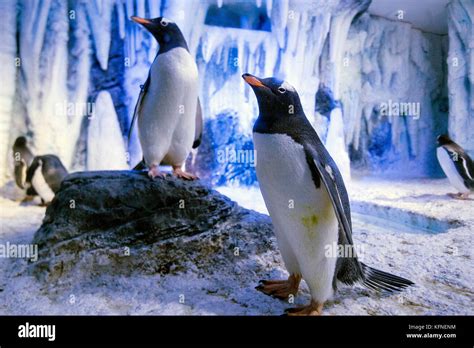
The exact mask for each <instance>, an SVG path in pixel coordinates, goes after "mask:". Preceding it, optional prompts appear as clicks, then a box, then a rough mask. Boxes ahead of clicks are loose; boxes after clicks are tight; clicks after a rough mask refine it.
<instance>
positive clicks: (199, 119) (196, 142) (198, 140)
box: [193, 98, 203, 149]
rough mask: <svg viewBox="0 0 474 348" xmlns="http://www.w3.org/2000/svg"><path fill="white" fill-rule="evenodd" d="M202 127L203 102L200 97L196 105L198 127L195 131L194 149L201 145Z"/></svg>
mask: <svg viewBox="0 0 474 348" xmlns="http://www.w3.org/2000/svg"><path fill="white" fill-rule="evenodd" d="M202 127H203V122H202V108H201V102H200V101H199V98H198V100H197V106H196V129H195V131H194V143H193V149H195V148H197V147H198V146H199V145H201V138H202Z"/></svg>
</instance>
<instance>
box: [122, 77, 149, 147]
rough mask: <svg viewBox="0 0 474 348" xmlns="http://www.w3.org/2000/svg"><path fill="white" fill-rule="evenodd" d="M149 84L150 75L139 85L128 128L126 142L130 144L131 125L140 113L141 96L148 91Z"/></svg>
mask: <svg viewBox="0 0 474 348" xmlns="http://www.w3.org/2000/svg"><path fill="white" fill-rule="evenodd" d="M149 86H150V75H148V78H147V79H146V81H145V84H143V85H141V86H140V94H139V95H138V100H137V104H135V110H134V111H133V117H132V123H131V124H130V129H129V130H128V136H127V139H128V143H129V144H130V139H131V137H132V131H133V126H134V124H135V122H136V120H137V118H138V114H139V113H140V109H141V107H142V102H143V98H144V97H145V95H146V93H147V92H148V87H149Z"/></svg>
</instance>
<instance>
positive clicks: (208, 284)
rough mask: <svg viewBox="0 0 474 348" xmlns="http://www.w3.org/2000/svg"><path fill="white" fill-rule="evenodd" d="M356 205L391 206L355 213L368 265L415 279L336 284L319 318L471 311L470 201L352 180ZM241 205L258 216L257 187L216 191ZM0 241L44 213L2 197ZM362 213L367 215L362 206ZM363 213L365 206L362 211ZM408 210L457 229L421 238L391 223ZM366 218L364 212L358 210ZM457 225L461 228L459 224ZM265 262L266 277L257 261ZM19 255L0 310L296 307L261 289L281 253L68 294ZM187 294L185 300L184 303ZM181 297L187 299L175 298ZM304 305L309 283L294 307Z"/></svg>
mask: <svg viewBox="0 0 474 348" xmlns="http://www.w3.org/2000/svg"><path fill="white" fill-rule="evenodd" d="M351 187H352V189H351V192H350V194H351V198H352V201H353V203H358V204H359V206H360V207H361V208H362V209H364V206H363V204H364V203H366V204H367V205H366V206H365V208H367V207H370V205H371V204H376V205H379V206H385V207H392V208H396V209H395V210H394V211H391V212H390V214H391V219H393V220H394V221H395V223H394V224H392V225H388V224H387V221H386V220H384V221H383V222H382V224H385V225H388V226H384V227H381V225H380V223H379V222H377V221H375V222H374V220H373V219H371V218H367V217H362V218H361V217H360V214H359V215H357V214H355V216H354V218H355V221H354V240H355V243H356V244H360V245H361V246H362V249H359V250H363V251H364V253H363V255H361V256H363V259H364V262H366V263H367V264H369V265H372V266H376V267H379V268H380V269H383V270H386V271H390V272H393V273H396V274H399V275H402V276H405V277H407V278H409V279H411V280H413V281H414V282H415V283H416V286H415V287H412V288H409V289H408V290H406V291H404V292H403V293H401V294H399V295H391V296H380V295H377V294H374V293H372V292H369V291H366V290H363V289H358V288H342V289H340V290H339V291H338V292H337V294H336V295H335V297H334V299H333V300H332V301H330V302H328V303H327V304H326V306H325V310H324V312H323V314H324V315H401V314H405V315H436V314H437V315H448V314H455V315H466V314H469V315H472V314H474V306H473V296H474V289H473V284H474V279H473V278H474V275H473V273H472V269H473V252H472V248H471V246H472V245H473V243H474V235H473V233H472V232H473V229H474V221H473V217H472V208H473V205H474V202H473V201H472V200H471V201H457V200H453V199H451V198H449V197H447V196H446V193H447V192H450V190H451V188H450V187H449V184H448V182H447V180H445V179H443V180H417V181H415V180H412V181H388V180H382V179H370V180H369V179H364V180H358V179H357V178H356V179H354V180H353V185H352V186H351ZM219 191H221V192H223V193H225V194H227V195H229V196H230V197H231V198H234V199H236V200H237V201H240V202H241V204H242V205H243V206H246V207H248V208H256V209H257V210H259V211H262V212H264V211H265V208H264V204H263V200H262V198H261V195H260V192H259V191H258V189H256V188H253V189H249V188H244V189H239V188H235V187H234V188H228V187H226V188H219ZM0 207H1V209H0V214H1V215H0V216H1V221H2V224H1V230H0V242H2V243H3V242H5V241H10V242H11V243H13V242H17V243H28V242H29V241H30V240H31V238H32V236H33V233H34V231H35V230H36V229H37V228H38V227H39V225H40V223H41V219H42V217H43V214H44V208H40V207H37V206H33V205H28V206H23V205H19V203H18V202H14V201H11V200H8V199H5V198H0ZM366 210H367V211H368V210H370V209H366ZM359 211H361V210H359ZM404 211H410V212H413V213H416V214H426V215H427V216H430V217H433V218H436V219H437V220H439V221H445V222H447V225H448V226H449V225H450V224H453V222H452V221H451V220H453V219H455V220H457V221H458V222H459V223H462V224H463V225H462V226H460V227H453V228H452V229H449V230H448V231H447V232H445V233H426V232H423V231H420V230H416V229H413V228H408V227H405V226H403V225H400V224H397V223H396V221H398V220H399V219H400V217H401V216H402V215H403V214H406V212H404ZM362 212H364V210H362ZM456 226H457V225H456ZM257 264H258V265H264V267H265V269H266V272H265V274H261V273H256V272H255V269H256V267H255V265H257ZM25 266H26V262H25V261H24V260H22V259H0V289H3V291H0V314H144V315H151V314H155V315H156V314H169V315H184V314H193V315H216V314H226V315H231V314H235V315H280V314H282V313H283V310H284V309H285V308H288V307H290V306H292V305H290V304H288V303H286V302H285V301H279V300H276V299H273V298H271V297H268V296H265V295H263V294H261V293H259V292H257V291H256V290H255V289H254V287H255V286H256V285H257V283H258V280H259V279H261V278H282V277H285V276H286V271H285V269H284V266H283V265H282V261H281V258H280V255H279V253H278V252H274V251H270V250H269V251H268V252H266V253H265V254H263V255H260V256H251V257H250V258H249V259H242V260H241V261H240V262H236V264H235V267H234V269H232V270H229V269H223V270H216V272H215V273H213V274H202V272H200V270H199V269H197V268H196V266H195V265H193V264H190V265H189V269H188V271H187V273H184V274H180V275H175V276H140V277H138V276H134V277H101V278H99V279H98V280H95V281H93V282H90V283H87V284H85V283H81V284H75V285H74V286H72V287H71V288H56V289H54V288H48V286H45V285H44V284H42V283H39V282H38V281H37V280H36V279H35V278H33V277H31V276H27V275H25V274H22V271H23V270H24V269H25ZM183 296H184V297H183ZM183 299H184V303H181V302H182V301H181V302H180V300H183ZM308 301H309V294H308V292H307V289H306V287H305V286H303V287H302V289H301V290H300V292H299V294H298V296H297V297H296V301H295V303H296V305H300V304H305V303H307V302H308Z"/></svg>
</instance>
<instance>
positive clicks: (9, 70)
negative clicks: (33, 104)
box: [0, 0, 19, 183]
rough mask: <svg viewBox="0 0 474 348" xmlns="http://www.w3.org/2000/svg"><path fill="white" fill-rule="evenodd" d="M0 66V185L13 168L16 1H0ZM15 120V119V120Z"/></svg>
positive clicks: (16, 63)
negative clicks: (11, 139) (10, 143)
mask: <svg viewBox="0 0 474 348" xmlns="http://www.w3.org/2000/svg"><path fill="white" fill-rule="evenodd" d="M0 13H2V17H3V18H2V20H1V21H0V66H1V67H2V83H0V183H2V182H3V180H2V178H3V177H4V176H5V172H6V171H7V170H8V169H11V168H12V167H13V165H12V163H11V158H12V157H11V154H10V152H9V151H8V145H9V141H8V140H9V138H10V133H11V128H12V123H13V122H14V119H13V113H14V110H13V107H14V98H15V87H16V84H15V81H16V76H17V66H18V64H19V61H18V60H16V58H17V55H16V1H14V0H0ZM15 119H16V118H15Z"/></svg>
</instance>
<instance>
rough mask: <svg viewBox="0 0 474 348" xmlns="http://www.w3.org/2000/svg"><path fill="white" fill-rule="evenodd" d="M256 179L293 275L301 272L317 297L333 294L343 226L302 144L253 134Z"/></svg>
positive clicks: (283, 138)
mask: <svg viewBox="0 0 474 348" xmlns="http://www.w3.org/2000/svg"><path fill="white" fill-rule="evenodd" d="M253 136H254V145H255V149H256V151H257V168H256V169H257V177H258V181H259V184H260V189H261V191H262V195H263V198H264V200H265V204H266V206H267V208H268V211H269V213H270V216H271V218H272V223H273V225H274V228H275V233H276V236H277V240H278V245H279V248H280V251H281V253H282V256H283V259H284V261H285V265H286V267H287V269H288V271H289V272H290V273H292V272H298V273H301V274H302V276H303V279H304V280H305V281H306V282H307V284H308V286H309V287H310V290H311V293H312V296H313V298H315V299H316V300H320V301H325V300H326V299H327V298H328V297H330V295H331V294H332V280H333V276H334V270H335V264H336V260H337V259H336V257H330V258H328V257H326V254H325V251H326V249H327V247H328V246H331V245H332V243H337V239H338V222H337V218H336V215H335V212H334V208H333V206H332V203H331V200H330V198H329V195H328V192H327V190H326V188H325V187H324V184H323V183H322V181H321V183H320V186H319V188H318V187H316V185H315V183H314V182H313V179H312V175H311V170H310V168H309V166H308V164H307V160H306V155H305V152H304V148H303V146H302V145H300V144H298V143H296V142H295V141H293V139H292V138H291V137H289V136H287V135H283V134H260V133H254V135H253Z"/></svg>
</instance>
